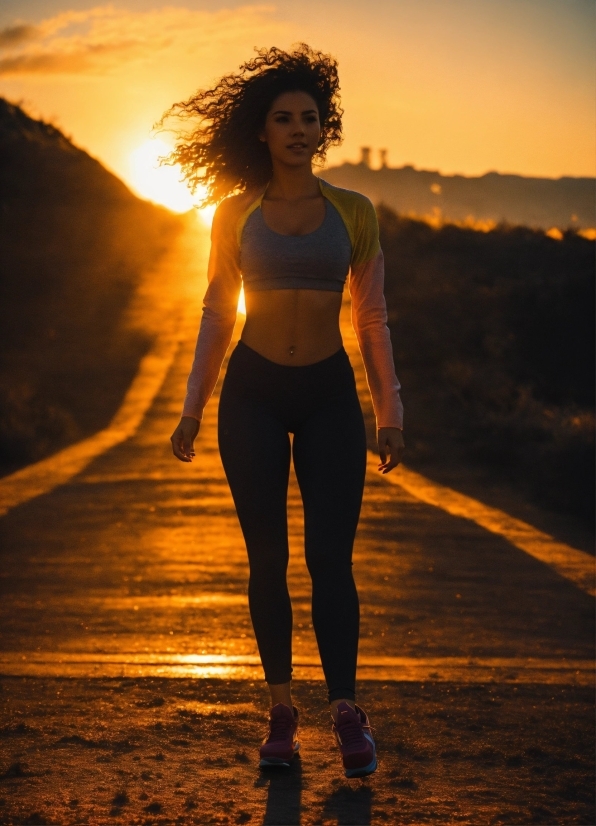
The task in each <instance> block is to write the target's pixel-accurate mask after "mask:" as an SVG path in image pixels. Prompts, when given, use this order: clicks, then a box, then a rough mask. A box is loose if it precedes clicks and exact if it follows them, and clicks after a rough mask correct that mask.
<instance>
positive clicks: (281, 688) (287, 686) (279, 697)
mask: <svg viewBox="0 0 596 826" xmlns="http://www.w3.org/2000/svg"><path fill="white" fill-rule="evenodd" d="M267 685H268V688H269V692H270V694H271V707H272V708H273V706H276V705H277V704H278V703H283V704H284V705H285V706H288V708H289V709H292V708H293V703H292V688H291V686H292V683H291V682H290V683H280V684H278V685H272V684H271V683H268V684H267Z"/></svg>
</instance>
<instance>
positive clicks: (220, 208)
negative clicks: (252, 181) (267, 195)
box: [213, 189, 262, 221]
mask: <svg viewBox="0 0 596 826" xmlns="http://www.w3.org/2000/svg"><path fill="white" fill-rule="evenodd" d="M261 194H262V190H261V189H259V190H257V189H250V190H248V189H247V190H245V191H244V192H239V193H236V194H234V195H228V197H227V198H224V199H223V201H220V202H219V204H218V205H217V209H216V210H215V215H214V216H213V217H214V220H215V217H216V216H217V217H218V218H219V219H220V221H230V220H231V221H233V220H235V219H238V218H239V217H240V216H241V215H242V214H243V213H244V212H246V210H247V209H249V208H250V206H252V204H253V203H255V201H257V200H258V198H259V196H260V195H261Z"/></svg>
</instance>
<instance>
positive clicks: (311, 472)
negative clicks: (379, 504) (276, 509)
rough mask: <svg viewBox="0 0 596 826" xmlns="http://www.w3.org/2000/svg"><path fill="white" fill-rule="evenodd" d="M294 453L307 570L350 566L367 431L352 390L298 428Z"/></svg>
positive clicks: (363, 474)
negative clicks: (302, 505)
mask: <svg viewBox="0 0 596 826" xmlns="http://www.w3.org/2000/svg"><path fill="white" fill-rule="evenodd" d="M293 454H294V466H295V469H296V476H297V478H298V483H299V485H300V491H301V494H302V500H303V504H304V524H305V534H306V559H307V563H308V565H309V568H310V569H311V572H312V568H313V567H314V566H318V567H320V566H323V567H327V566H333V565H334V564H336V563H338V562H343V563H348V562H351V556H352V546H353V542H354V536H355V533H356V528H357V525H358V519H359V516H360V507H361V504H362V492H363V489H364V476H365V471H366V433H365V428H364V420H363V417H362V410H361V408H360V403H359V401H358V397H357V395H356V392H355V390H354V392H353V393H346V394H345V396H341V397H339V398H338V399H337V400H336V401H335V402H333V403H327V404H326V405H324V406H323V407H321V409H320V410H318V411H317V412H316V413H314V414H313V415H311V416H310V417H309V418H308V419H307V420H306V421H305V422H304V423H303V424H302V426H301V427H300V428H298V429H297V431H296V433H295V435H294V444H293Z"/></svg>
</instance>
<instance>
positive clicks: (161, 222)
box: [0, 99, 182, 472]
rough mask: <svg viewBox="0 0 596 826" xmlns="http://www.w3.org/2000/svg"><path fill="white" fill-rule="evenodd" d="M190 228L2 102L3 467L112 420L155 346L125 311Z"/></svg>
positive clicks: (0, 383) (57, 133)
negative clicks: (142, 282) (147, 273)
mask: <svg viewBox="0 0 596 826" xmlns="http://www.w3.org/2000/svg"><path fill="white" fill-rule="evenodd" d="M181 226H182V222H181V220H180V218H179V217H177V216H174V215H172V214H171V213H169V212H168V211H167V210H165V209H161V208H158V207H155V206H153V205H152V204H149V203H147V202H145V201H141V200H139V199H138V198H136V197H135V196H134V195H133V194H132V193H131V192H130V191H129V190H128V189H127V188H126V186H125V185H124V184H123V183H122V182H121V181H120V180H119V179H118V178H116V177H115V176H114V175H112V174H111V173H110V172H108V171H107V170H106V169H105V168H104V167H103V166H102V165H101V164H100V163H99V162H98V161H96V160H94V159H93V158H91V157H90V156H89V155H88V154H87V153H86V152H83V151H82V150H80V149H78V148H77V147H76V146H74V145H73V144H72V143H71V142H70V141H69V140H68V139H67V138H66V137H65V136H64V135H63V134H62V133H61V132H60V131H59V130H58V129H56V128H54V127H53V126H51V125H50V124H47V123H43V122H41V121H37V120H33V119H32V118H30V117H28V116H27V115H26V114H25V112H23V110H22V109H20V108H19V107H18V106H14V105H12V104H10V103H8V102H7V101H5V100H2V99H0V472H7V471H9V470H12V469H14V468H16V467H18V466H20V465H24V464H27V463H28V462H30V461H33V460H36V459H39V458H41V457H43V456H44V455H47V454H48V453H51V452H53V451H55V450H56V449H58V448H60V447H61V446H63V445H65V444H67V443H69V442H72V441H74V440H77V439H79V438H82V437H84V436H86V435H88V434H89V433H92V432H94V431H96V430H98V429H99V428H101V427H103V426H105V425H106V424H107V423H108V422H109V420H110V417H111V415H112V414H113V413H114V412H115V410H116V409H117V407H118V405H119V403H120V401H121V399H122V396H123V394H124V392H125V391H126V388H127V387H128V385H129V383H130V381H131V379H132V377H133V376H134V373H135V371H136V368H137V366H138V362H139V360H140V358H141V357H142V355H143V354H144V353H145V352H146V350H147V349H148V347H149V345H150V334H149V333H146V334H145V333H142V332H140V331H139V330H133V329H131V328H130V327H129V325H128V324H127V321H126V312H127V309H128V308H129V306H130V302H131V300H132V299H133V296H134V294H135V290H136V288H137V285H138V284H139V281H140V278H141V276H142V274H143V273H144V272H145V271H147V269H148V268H150V267H152V266H154V264H155V262H156V260H158V259H159V258H160V256H161V255H162V254H163V253H164V252H165V250H166V249H167V248H168V247H169V246H170V244H171V241H172V239H173V238H174V236H175V234H176V233H177V232H178V230H179V229H180V228H181Z"/></svg>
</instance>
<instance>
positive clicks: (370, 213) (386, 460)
mask: <svg viewBox="0 0 596 826" xmlns="http://www.w3.org/2000/svg"><path fill="white" fill-rule="evenodd" d="M378 231H379V230H378V223H377V219H376V214H375V212H374V207H373V206H372V204H370V202H368V203H367V209H366V214H365V216H364V219H363V221H362V222H361V228H360V233H359V236H360V237H359V238H357V241H356V249H355V256H354V258H355V259H356V260H355V262H354V261H353V263H352V266H351V269H350V294H351V297H352V325H353V327H354V330H355V332H356V337H357V338H358V344H359V345H360V352H361V353H362V359H363V361H364V367H365V369H366V377H367V381H368V386H369V389H370V394H371V396H372V401H373V407H374V410H375V415H376V419H377V430H378V441H379V455H380V458H381V465H380V469H381V470H382V472H383V473H387V472H388V471H389V470H391V469H392V468H394V467H395V466H396V465H397V464H399V462H400V461H401V458H402V454H403V449H404V443H403V435H402V431H403V415H404V412H403V404H402V401H401V398H400V395H399V391H400V389H401V385H400V383H399V380H398V378H397V376H396V374H395V365H394V363H393V348H392V346H391V336H390V333H389V328H388V326H387V306H386V303H385V295H384V292H383V286H384V280H385V267H384V260H383V252H382V250H381V248H380V246H379V242H378ZM359 248H360V249H362V250H366V251H367V252H366V255H367V258H368V260H365V261H358V253H359ZM387 454H389V456H388V455H387Z"/></svg>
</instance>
